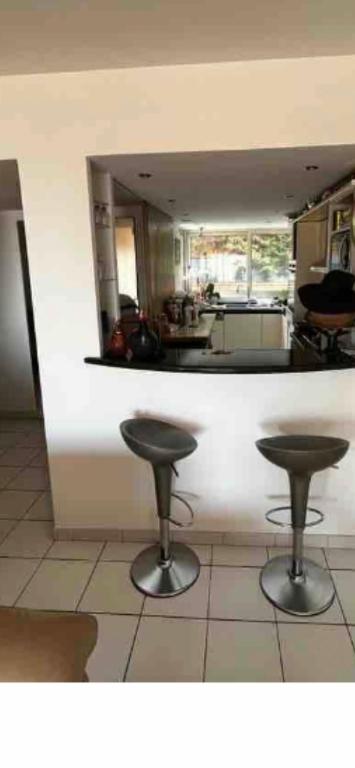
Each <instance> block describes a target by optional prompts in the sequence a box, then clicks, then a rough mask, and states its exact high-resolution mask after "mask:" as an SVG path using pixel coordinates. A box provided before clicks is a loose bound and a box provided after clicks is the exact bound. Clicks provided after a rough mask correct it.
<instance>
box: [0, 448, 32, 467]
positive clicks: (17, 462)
mask: <svg viewBox="0 0 355 768" xmlns="http://www.w3.org/2000/svg"><path fill="white" fill-rule="evenodd" d="M37 452H38V451H37V448H7V450H6V451H4V453H2V454H1V456H0V466H1V467H25V466H26V464H29V462H30V460H31V459H33V457H34V456H35V455H36V453H37Z"/></svg>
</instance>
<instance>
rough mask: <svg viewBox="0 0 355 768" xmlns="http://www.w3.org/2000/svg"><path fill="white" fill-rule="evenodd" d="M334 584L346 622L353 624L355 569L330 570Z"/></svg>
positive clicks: (354, 616) (354, 620)
mask: <svg viewBox="0 0 355 768" xmlns="http://www.w3.org/2000/svg"><path fill="white" fill-rule="evenodd" d="M332 576H333V579H334V584H335V587H336V590H337V593H338V597H339V600H340V603H341V605H342V608H343V611H344V613H345V619H346V621H347V622H348V624H355V571H332Z"/></svg>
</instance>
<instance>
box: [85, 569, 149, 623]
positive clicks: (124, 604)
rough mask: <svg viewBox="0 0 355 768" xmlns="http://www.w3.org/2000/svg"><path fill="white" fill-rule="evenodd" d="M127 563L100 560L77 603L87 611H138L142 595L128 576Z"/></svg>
mask: <svg viewBox="0 0 355 768" xmlns="http://www.w3.org/2000/svg"><path fill="white" fill-rule="evenodd" d="M129 569H130V566H129V564H128V563H103V562H100V563H99V564H98V565H97V567H96V570H95V573H94V575H93V577H92V579H91V581H90V584H89V586H88V588H87V590H86V592H85V594H84V597H83V599H82V601H81V603H80V605H79V610H80V611H86V612H87V613H140V611H141V609H142V604H143V595H142V594H141V593H140V592H138V590H136V589H135V588H134V587H133V585H132V583H131V580H130V576H129Z"/></svg>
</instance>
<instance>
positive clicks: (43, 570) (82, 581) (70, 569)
mask: <svg viewBox="0 0 355 768" xmlns="http://www.w3.org/2000/svg"><path fill="white" fill-rule="evenodd" d="M93 568H94V563H83V562H73V561H68V560H67V561H66V560H61V561H59V560H43V562H42V564H41V565H40V567H39V569H38V571H37V573H36V574H35V575H34V577H33V579H32V580H31V581H30V583H29V585H28V587H26V589H25V591H24V593H23V594H22V595H21V597H20V599H19V601H18V602H17V606H19V607H20V608H37V609H42V610H55V611H75V609H76V606H77V603H78V600H79V599H80V596H81V595H82V593H83V590H84V588H85V585H86V584H87V581H88V579H89V577H90V575H91V573H92V570H93Z"/></svg>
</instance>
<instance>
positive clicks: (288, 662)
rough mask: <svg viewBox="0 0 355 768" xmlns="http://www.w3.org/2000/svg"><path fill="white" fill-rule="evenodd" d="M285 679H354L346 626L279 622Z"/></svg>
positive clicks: (338, 680)
mask: <svg viewBox="0 0 355 768" xmlns="http://www.w3.org/2000/svg"><path fill="white" fill-rule="evenodd" d="M279 637H280V646H281V654H282V660H283V667H284V675H285V681H286V682H297V683H317V682H320V683H321V682H325V683H332V682H339V683H341V682H354V681H355V655H354V651H353V647H352V645H351V642H350V638H349V635H348V632H347V629H346V627H331V626H317V625H314V624H312V625H307V626H306V625H304V624H303V625H300V624H298V625H297V624H293V625H291V624H280V625H279Z"/></svg>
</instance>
